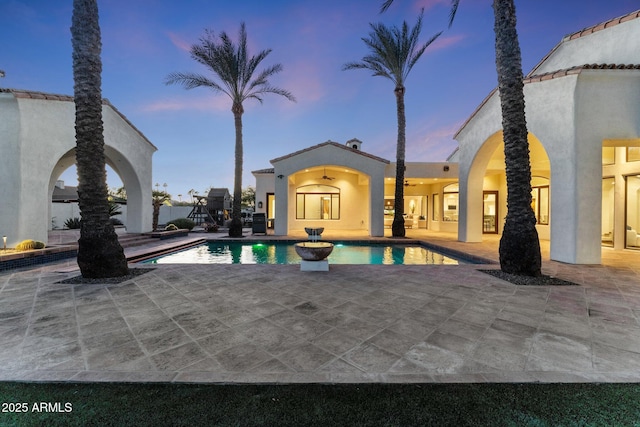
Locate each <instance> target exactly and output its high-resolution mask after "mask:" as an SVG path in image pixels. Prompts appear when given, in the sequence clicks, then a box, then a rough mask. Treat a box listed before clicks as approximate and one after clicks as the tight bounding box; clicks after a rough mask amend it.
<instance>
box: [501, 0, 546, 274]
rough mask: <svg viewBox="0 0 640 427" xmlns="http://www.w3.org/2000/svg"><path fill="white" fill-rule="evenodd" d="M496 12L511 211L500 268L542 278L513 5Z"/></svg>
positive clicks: (504, 3)
mask: <svg viewBox="0 0 640 427" xmlns="http://www.w3.org/2000/svg"><path fill="white" fill-rule="evenodd" d="M493 12H494V15H495V26H494V28H495V33H496V69H497V72H498V91H499V93H500V106H501V108H502V130H503V138H504V160H505V170H506V175H507V207H508V209H507V217H506V218H505V223H504V229H503V231H502V237H501V238H500V249H499V253H500V268H501V270H502V271H504V272H505V273H512V274H518V275H525V276H540V275H541V266H542V259H541V255H540V240H539V239H538V232H537V231H536V217H535V215H534V213H533V209H532V208H531V163H530V160H529V142H528V140H527V134H528V131H527V121H526V119H525V112H524V83H523V81H522V80H523V75H522V60H521V55H520V43H519V42H518V33H517V31H516V9H515V5H514V3H513V0H494V2H493Z"/></svg>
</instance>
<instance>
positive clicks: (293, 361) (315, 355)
mask: <svg viewBox="0 0 640 427" xmlns="http://www.w3.org/2000/svg"><path fill="white" fill-rule="evenodd" d="M334 358H335V356H334V355H332V354H331V353H328V352H326V351H324V350H322V349H321V348H319V347H317V346H315V345H313V344H310V343H306V344H302V345H299V346H296V347H295V348H292V349H291V350H289V351H287V352H285V353H282V354H280V355H279V356H278V360H280V361H281V362H282V363H284V364H285V365H287V366H290V367H291V368H293V369H294V370H295V371H297V372H308V371H314V370H316V369H318V368H319V367H320V366H322V365H324V364H325V363H328V362H329V361H330V360H333V359H334Z"/></svg>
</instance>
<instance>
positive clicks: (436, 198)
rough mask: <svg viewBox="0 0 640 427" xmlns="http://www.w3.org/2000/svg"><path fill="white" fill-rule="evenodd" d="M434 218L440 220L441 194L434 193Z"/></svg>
mask: <svg viewBox="0 0 640 427" xmlns="http://www.w3.org/2000/svg"><path fill="white" fill-rule="evenodd" d="M433 220H434V221H440V194H438V193H436V194H434V195H433Z"/></svg>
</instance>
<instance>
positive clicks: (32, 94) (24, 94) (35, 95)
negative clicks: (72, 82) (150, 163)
mask: <svg viewBox="0 0 640 427" xmlns="http://www.w3.org/2000/svg"><path fill="white" fill-rule="evenodd" d="M0 93H11V94H13V96H15V97H16V98H26V99H45V100H49V101H63V102H74V98H73V96H70V95H58V94H54V93H45V92H37V91H31V90H23V89H10V88H0ZM102 105H107V106H109V107H111V109H112V110H113V111H115V112H116V114H118V115H119V116H120V117H121V118H122V120H124V121H125V122H126V123H127V124H128V125H129V126H131V128H132V129H133V130H135V131H136V132H137V133H138V134H139V135H140V136H141V137H142V139H144V140H145V141H146V142H147V143H148V144H149V145H151V146H152V147H153V148H155V149H156V150H157V149H158V148H157V147H156V146H155V145H153V143H152V142H151V141H149V139H148V138H147V137H146V136H144V134H143V133H142V132H141V131H140V129H138V128H137V127H135V126H134V124H133V123H131V122H130V121H129V119H128V118H127V117H126V116H125V115H124V114H122V113H121V112H120V111H118V109H117V108H116V107H114V105H113V104H111V102H109V100H108V99H107V98H104V99H103V100H102Z"/></svg>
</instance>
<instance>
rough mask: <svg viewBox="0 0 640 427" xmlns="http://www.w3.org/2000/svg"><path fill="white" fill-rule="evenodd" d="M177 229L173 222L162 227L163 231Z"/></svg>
mask: <svg viewBox="0 0 640 427" xmlns="http://www.w3.org/2000/svg"><path fill="white" fill-rule="evenodd" d="M177 229H178V227H176V225H175V224H169V225H167V226H166V227H165V228H164V231H175V230H177Z"/></svg>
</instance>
